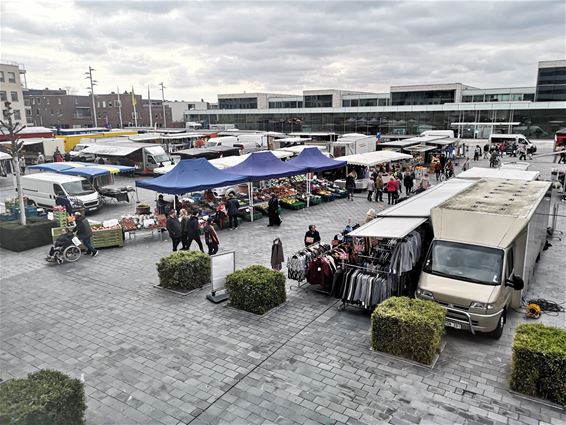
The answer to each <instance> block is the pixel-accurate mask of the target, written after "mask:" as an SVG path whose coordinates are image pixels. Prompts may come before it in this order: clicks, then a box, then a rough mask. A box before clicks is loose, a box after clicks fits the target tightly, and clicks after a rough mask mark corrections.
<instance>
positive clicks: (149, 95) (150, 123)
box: [147, 84, 153, 127]
mask: <svg viewBox="0 0 566 425" xmlns="http://www.w3.org/2000/svg"><path fill="white" fill-rule="evenodd" d="M147 98H148V100H149V126H150V127H153V117H152V116H151V94H150V93H149V84H148V85H147Z"/></svg>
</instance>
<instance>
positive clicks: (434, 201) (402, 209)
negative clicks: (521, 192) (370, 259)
mask: <svg viewBox="0 0 566 425" xmlns="http://www.w3.org/2000/svg"><path fill="white" fill-rule="evenodd" d="M476 183H477V182H476V181H474V180H464V179H450V180H447V181H445V182H442V183H440V184H437V185H436V186H433V187H431V188H430V189H428V190H425V191H424V192H422V193H419V194H418V195H415V196H413V197H411V198H409V199H407V200H406V201H404V202H402V203H400V204H397V205H394V206H392V207H391V208H388V209H387V210H385V211H383V212H381V213H380V214H379V216H378V217H377V218H376V219H374V220H372V221H370V222H369V223H366V224H364V225H363V226H360V227H358V228H357V229H356V230H354V231H352V232H350V233H348V236H363V237H374V238H403V237H405V236H406V235H407V234H409V233H410V232H412V231H413V230H414V229H416V228H417V227H419V226H420V225H421V224H423V223H424V222H425V221H427V220H428V219H429V217H430V211H431V210H432V208H434V207H436V206H438V205H440V204H442V203H443V202H445V201H447V200H448V199H450V198H452V197H453V196H455V195H457V194H458V193H461V192H463V191H464V190H466V189H467V188H469V187H470V186H473V185H474V184H476Z"/></svg>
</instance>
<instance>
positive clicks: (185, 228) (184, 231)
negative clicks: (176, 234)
mask: <svg viewBox="0 0 566 425" xmlns="http://www.w3.org/2000/svg"><path fill="white" fill-rule="evenodd" d="M179 221H180V222H181V249H188V248H187V241H188V240H189V213H188V212H187V210H186V209H184V208H181V210H180V211H179Z"/></svg>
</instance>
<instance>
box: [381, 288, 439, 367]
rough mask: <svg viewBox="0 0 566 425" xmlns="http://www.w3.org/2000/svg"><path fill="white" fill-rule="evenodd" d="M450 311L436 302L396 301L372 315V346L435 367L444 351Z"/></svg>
mask: <svg viewBox="0 0 566 425" xmlns="http://www.w3.org/2000/svg"><path fill="white" fill-rule="evenodd" d="M445 316H446V311H445V310H444V309H443V308H442V307H440V306H439V305H438V304H436V303H435V302H432V301H424V300H417V299H414V298H407V297H392V298H389V299H387V300H385V301H384V302H383V303H381V304H379V305H378V306H377V307H376V309H375V310H374V312H373V313H372V315H371V346H372V348H373V349H374V350H378V351H383V352H385V353H389V354H393V355H395V356H401V357H405V358H407V359H410V360H415V361H417V362H420V363H425V364H431V363H432V361H433V360H434V356H435V354H436V353H438V352H439V350H440V340H441V338H442V335H443V334H444V317H445Z"/></svg>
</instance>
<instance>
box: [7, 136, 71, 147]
mask: <svg viewBox="0 0 566 425" xmlns="http://www.w3.org/2000/svg"><path fill="white" fill-rule="evenodd" d="M59 140H61V139H56V138H53V137H51V138H48V137H45V138H42V137H33V138H29V139H19V140H18V142H24V146H30V145H37V144H39V143H54V142H55V143H56V142H58V141H59ZM11 143H12V142H10V141H7V142H0V145H10V144H11Z"/></svg>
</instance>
